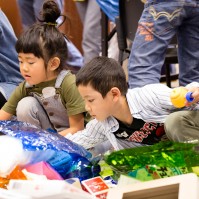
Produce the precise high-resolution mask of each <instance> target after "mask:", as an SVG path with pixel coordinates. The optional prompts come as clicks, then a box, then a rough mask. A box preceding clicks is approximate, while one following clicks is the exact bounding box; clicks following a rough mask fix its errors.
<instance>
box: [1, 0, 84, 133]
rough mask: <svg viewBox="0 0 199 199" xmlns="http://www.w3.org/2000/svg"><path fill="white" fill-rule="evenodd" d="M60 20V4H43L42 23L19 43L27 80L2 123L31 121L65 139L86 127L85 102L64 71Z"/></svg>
mask: <svg viewBox="0 0 199 199" xmlns="http://www.w3.org/2000/svg"><path fill="white" fill-rule="evenodd" d="M59 17H60V10H59V8H58V6H57V4H56V3H55V2H54V1H52V0H50V1H46V2H45V3H44V5H43V11H42V23H38V24H34V25H32V26H31V27H30V28H29V29H28V30H27V31H26V32H24V33H23V34H22V35H21V36H20V38H19V40H18V41H17V43H16V50H17V52H18V59H19V65H20V72H21V74H22V76H23V77H24V79H25V81H24V82H22V83H21V84H20V85H19V86H18V87H17V88H16V89H15V91H14V92H13V93H12V95H11V97H10V98H9V100H8V102H7V103H6V104H5V105H4V106H3V107H2V109H1V110H0V120H9V119H11V117H12V115H16V116H17V120H19V121H24V122H29V123H31V124H34V125H36V126H38V127H41V128H43V129H49V128H51V129H53V130H56V131H57V132H59V133H60V134H61V135H63V136H65V135H66V134H67V133H72V134H73V133H75V132H77V131H78V130H82V129H83V128H84V113H85V108H84V102H83V100H82V98H81V96H80V94H79V92H78V90H77V87H76V85H75V76H74V75H72V74H71V73H70V71H69V70H66V69H64V63H65V61H66V58H67V45H66V42H65V38H64V36H63V34H62V33H60V32H59V30H58V29H57V28H56V20H57V19H58V18H59Z"/></svg>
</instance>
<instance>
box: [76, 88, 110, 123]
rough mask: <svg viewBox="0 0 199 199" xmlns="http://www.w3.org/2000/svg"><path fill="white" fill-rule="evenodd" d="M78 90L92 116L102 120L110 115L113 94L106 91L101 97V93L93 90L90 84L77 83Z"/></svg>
mask: <svg viewBox="0 0 199 199" xmlns="http://www.w3.org/2000/svg"><path fill="white" fill-rule="evenodd" d="M78 90H79V92H80V95H81V96H82V98H83V99H84V101H85V108H86V110H87V111H88V112H89V113H90V115H91V116H92V117H93V118H96V119H97V120H98V121H103V120H105V119H106V118H107V117H109V116H111V115H112V107H113V106H114V103H113V96H112V95H111V92H108V93H107V95H106V97H105V98H103V97H102V95H101V93H99V92H98V91H96V90H94V89H93V88H92V87H91V86H89V85H87V86H83V85H79V86H78Z"/></svg>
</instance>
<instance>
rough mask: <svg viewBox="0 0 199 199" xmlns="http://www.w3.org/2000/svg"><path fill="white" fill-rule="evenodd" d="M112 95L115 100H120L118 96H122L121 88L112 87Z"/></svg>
mask: <svg viewBox="0 0 199 199" xmlns="http://www.w3.org/2000/svg"><path fill="white" fill-rule="evenodd" d="M110 91H111V95H112V96H113V100H118V98H119V97H120V96H121V92H120V89H119V88H117V87H113V88H111V90H110Z"/></svg>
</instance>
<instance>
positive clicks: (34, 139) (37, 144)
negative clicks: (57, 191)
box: [0, 121, 99, 180]
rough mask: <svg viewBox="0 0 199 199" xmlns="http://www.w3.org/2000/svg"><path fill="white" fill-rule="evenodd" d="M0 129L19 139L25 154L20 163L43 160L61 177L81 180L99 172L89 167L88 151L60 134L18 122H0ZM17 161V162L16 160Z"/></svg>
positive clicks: (90, 165) (91, 166)
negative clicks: (70, 176)
mask: <svg viewBox="0 0 199 199" xmlns="http://www.w3.org/2000/svg"><path fill="white" fill-rule="evenodd" d="M0 132H2V133H3V134H5V135H9V136H12V137H14V138H17V139H18V140H21V143H22V147H23V150H24V154H25V158H22V159H23V164H22V165H27V164H33V163H36V162H40V161H46V162H48V163H49V164H50V165H51V166H52V167H53V168H54V169H55V170H56V171H57V172H58V173H59V174H60V175H61V176H62V177H63V178H64V179H65V178H67V176H69V175H70V174H71V173H72V174H73V177H80V180H82V179H87V178H90V177H93V176H95V175H97V174H98V172H99V170H93V165H92V164H91V162H90V161H89V158H90V157H91V154H90V153H89V152H88V151H87V150H85V149H84V148H83V147H82V146H80V145H78V144H75V143H73V142H72V141H70V140H68V139H66V138H64V137H63V136H61V135H58V134H56V133H51V132H48V131H45V130H42V129H38V128H37V127H35V126H33V125H31V124H28V123H25V122H19V121H0ZM4 153H6V151H4ZM18 159H20V158H18ZM17 164H19V165H20V162H17ZM13 166H16V165H13ZM85 169H86V170H87V172H86V173H85V172H84V171H85ZM83 172H84V173H83Z"/></svg>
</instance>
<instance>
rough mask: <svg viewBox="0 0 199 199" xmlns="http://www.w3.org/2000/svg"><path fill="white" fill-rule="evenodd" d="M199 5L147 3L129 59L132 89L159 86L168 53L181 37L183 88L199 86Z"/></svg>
mask: <svg viewBox="0 0 199 199" xmlns="http://www.w3.org/2000/svg"><path fill="white" fill-rule="evenodd" d="M198 18H199V1H198V0H184V1H181V0H175V1H167V0H147V1H146V4H145V7H144V10H143V13H142V16H141V18H140V20H139V24H138V29H137V33H136V36H135V39H134V41H133V46H132V49H131V54H130V58H129V64H128V70H129V86H130V87H131V88H136V87H141V86H144V85H147V84H151V83H158V82H159V79H160V75H161V68H162V66H163V63H164V58H165V53H166V50H167V48H168V45H169V43H170V41H171V39H172V37H173V36H174V35H175V34H177V39H178V62H179V67H180V68H179V84H180V85H181V86H185V85H187V84H188V83H191V82H193V81H196V82H199V59H198V56H199V47H198V46H199V37H198V33H199V21H198Z"/></svg>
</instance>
